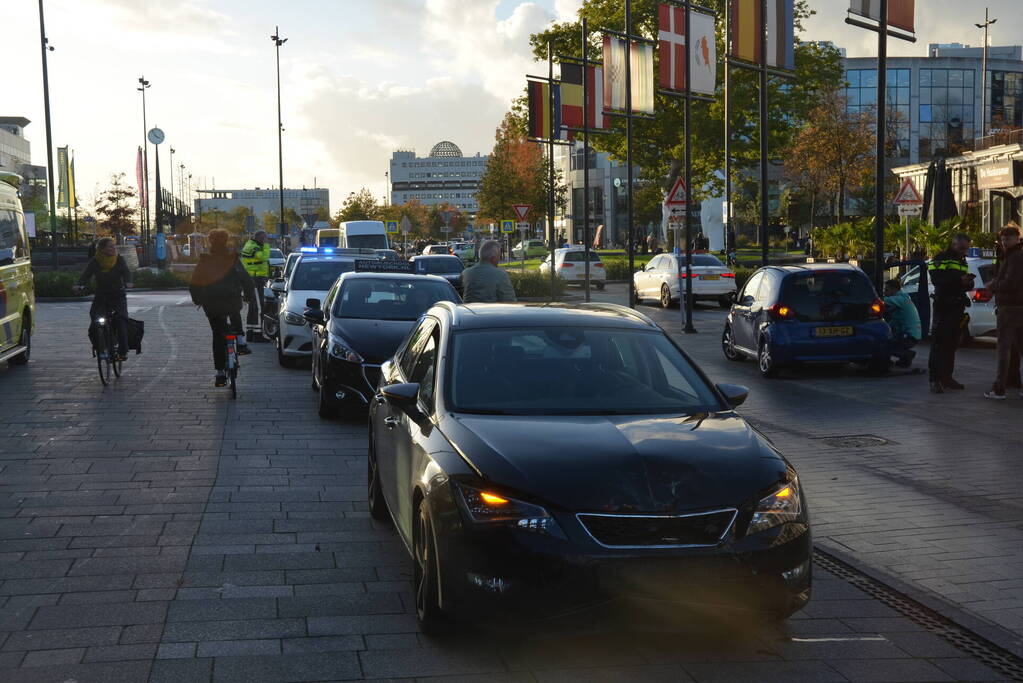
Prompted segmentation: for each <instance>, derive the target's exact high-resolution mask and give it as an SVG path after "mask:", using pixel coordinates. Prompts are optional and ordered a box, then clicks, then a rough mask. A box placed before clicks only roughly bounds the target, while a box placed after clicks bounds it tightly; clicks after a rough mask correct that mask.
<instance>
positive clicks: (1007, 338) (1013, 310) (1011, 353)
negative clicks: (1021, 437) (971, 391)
mask: <svg viewBox="0 0 1023 683" xmlns="http://www.w3.org/2000/svg"><path fill="white" fill-rule="evenodd" d="M998 242H999V245H1000V246H1001V254H1002V255H1001V258H999V262H998V274H997V275H995V278H994V279H993V280H991V282H989V283H988V285H987V288H988V289H989V290H990V291H991V292H992V293H993V294H994V295H995V305H996V306H997V313H998V374H997V375H996V377H995V382H994V384H993V385H992V387H991V391H989V392H987V393H986V394H984V397H985V398H991V399H995V400H999V401H1002V400H1005V388H1006V385H1007V384H1008V383H1009V379H1010V377H1011V372H1010V371H1011V368H1012V359H1013V357H1015V356H1016V355H1017V353H1018V349H1023V244H1021V243H1020V231H1019V228H1018V227H1016V226H1015V225H1007V226H1005V227H1004V228H1002V229H1001V230H999V231H998ZM1016 372H1017V373H1018V372H1019V370H1018V369H1017V370H1016Z"/></svg>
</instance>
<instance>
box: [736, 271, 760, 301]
mask: <svg viewBox="0 0 1023 683" xmlns="http://www.w3.org/2000/svg"><path fill="white" fill-rule="evenodd" d="M763 279H764V271H762V270H761V271H758V272H756V273H753V275H751V276H750V279H749V280H747V281H746V286H745V287H743V288H742V295H741V296H740V297H739V298H738V300H739V301H742V300H743V299H744V298H746V297H747V296H752V297H753V299H754V300H756V298H757V290H758V289H760V283H761V282H762V281H763Z"/></svg>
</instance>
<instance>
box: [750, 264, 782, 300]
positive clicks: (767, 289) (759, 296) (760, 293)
mask: <svg viewBox="0 0 1023 683" xmlns="http://www.w3.org/2000/svg"><path fill="white" fill-rule="evenodd" d="M777 282H778V275H777V274H776V271H773V270H765V271H764V277H763V279H762V280H761V281H760V286H759V287H757V291H756V292H755V293H754V294H753V297H754V301H755V302H756V303H757V304H759V305H761V306H769V305H771V304H773V303H774V302H773V301H771V297H772V296H773V294H774V290H775V289H776V287H775V284H777Z"/></svg>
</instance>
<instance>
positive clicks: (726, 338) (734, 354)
mask: <svg viewBox="0 0 1023 683" xmlns="http://www.w3.org/2000/svg"><path fill="white" fill-rule="evenodd" d="M721 350H722V352H724V354H725V358H727V359H728V360H742V354H741V353H739V351H738V349H736V348H735V338H734V337H733V336H732V326H731V325H725V331H724V332H723V333H722V334H721Z"/></svg>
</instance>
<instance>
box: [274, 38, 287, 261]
mask: <svg viewBox="0 0 1023 683" xmlns="http://www.w3.org/2000/svg"><path fill="white" fill-rule="evenodd" d="M270 40H272V41H274V47H275V49H276V52H277V170H278V173H279V174H280V175H279V181H280V185H279V187H278V193H279V195H280V206H281V212H280V214H279V216H280V219H279V220H280V222H279V223H278V224H277V226H278V230H279V232H280V236H281V250H282V251H284V252H285V253H287V252H288V248H287V240H286V239H285V237H286V236H287V229H288V226H287V223H286V222H285V220H284V142H283V139H282V134H283V132H284V124H283V123H282V122H281V45H284V43H286V42H288V39H287V38H281V29H280V27H279V26H275V27H274V34H273V35H272V36H270Z"/></svg>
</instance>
